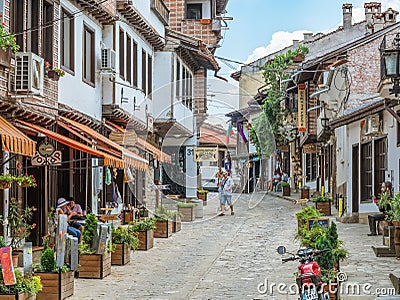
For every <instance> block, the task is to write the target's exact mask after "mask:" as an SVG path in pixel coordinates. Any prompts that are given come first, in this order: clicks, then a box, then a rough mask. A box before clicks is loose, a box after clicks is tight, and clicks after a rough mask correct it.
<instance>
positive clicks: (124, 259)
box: [111, 243, 131, 266]
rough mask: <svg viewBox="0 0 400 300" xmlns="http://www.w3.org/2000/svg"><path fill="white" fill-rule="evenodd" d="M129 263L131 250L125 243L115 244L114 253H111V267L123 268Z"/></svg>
mask: <svg viewBox="0 0 400 300" xmlns="http://www.w3.org/2000/svg"><path fill="white" fill-rule="evenodd" d="M130 261H131V249H129V245H128V244H126V243H123V244H116V248H115V251H114V252H113V253H111V265H117V266H123V265H126V264H127V263H129V262H130Z"/></svg>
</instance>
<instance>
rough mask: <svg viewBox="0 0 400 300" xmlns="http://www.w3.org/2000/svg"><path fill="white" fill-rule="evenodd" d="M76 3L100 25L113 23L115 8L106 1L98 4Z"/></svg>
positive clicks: (93, 0)
mask: <svg viewBox="0 0 400 300" xmlns="http://www.w3.org/2000/svg"><path fill="white" fill-rule="evenodd" d="M76 2H77V3H78V4H79V6H80V7H82V8H83V9H85V13H86V12H88V13H90V14H91V15H92V16H93V17H94V18H95V19H97V20H99V21H100V23H101V24H102V25H106V24H111V23H113V22H115V7H113V6H111V5H109V4H108V1H107V2H106V3H104V1H101V3H99V1H97V0H76Z"/></svg>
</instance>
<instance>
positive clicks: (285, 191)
mask: <svg viewBox="0 0 400 300" xmlns="http://www.w3.org/2000/svg"><path fill="white" fill-rule="evenodd" d="M282 195H283V196H290V186H283V187H282Z"/></svg>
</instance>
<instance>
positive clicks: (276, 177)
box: [273, 169, 281, 192]
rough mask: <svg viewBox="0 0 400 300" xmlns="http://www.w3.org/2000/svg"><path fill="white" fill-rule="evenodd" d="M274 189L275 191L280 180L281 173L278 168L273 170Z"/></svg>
mask: <svg viewBox="0 0 400 300" xmlns="http://www.w3.org/2000/svg"><path fill="white" fill-rule="evenodd" d="M273 180H274V191H275V192H276V191H277V190H278V183H279V182H281V174H280V172H279V169H276V170H275V171H274V178H273Z"/></svg>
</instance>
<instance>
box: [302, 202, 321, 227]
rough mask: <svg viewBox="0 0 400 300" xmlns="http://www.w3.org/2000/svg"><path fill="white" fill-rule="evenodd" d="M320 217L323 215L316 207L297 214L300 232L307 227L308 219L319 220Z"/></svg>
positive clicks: (309, 207) (304, 209)
mask: <svg viewBox="0 0 400 300" xmlns="http://www.w3.org/2000/svg"><path fill="white" fill-rule="evenodd" d="M320 217H322V214H321V213H320V212H319V211H318V210H317V209H316V208H315V207H314V206H307V207H304V208H303V209H302V210H300V211H299V212H297V213H296V219H297V228H298V231H299V230H300V229H302V228H304V226H307V220H308V219H318V218H320Z"/></svg>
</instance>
